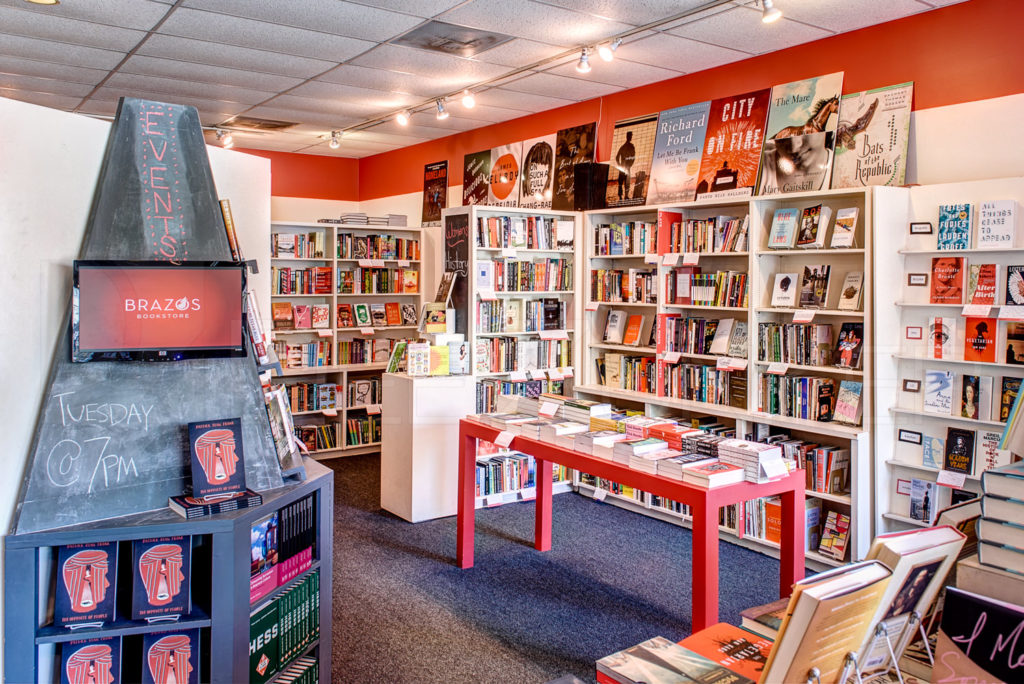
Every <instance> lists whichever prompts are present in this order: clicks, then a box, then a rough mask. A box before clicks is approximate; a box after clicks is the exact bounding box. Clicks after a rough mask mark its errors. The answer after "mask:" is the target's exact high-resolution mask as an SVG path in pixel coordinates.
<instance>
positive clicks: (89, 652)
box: [60, 636, 122, 684]
mask: <svg viewBox="0 0 1024 684" xmlns="http://www.w3.org/2000/svg"><path fill="white" fill-rule="evenodd" d="M120 681H122V679H121V637H119V636H116V637H113V636H108V637H94V638H91V639H77V640H75V641H68V642H65V643H62V644H61V645H60V684H82V683H83V682H85V683H89V682H96V684H102V683H103V682H111V683H113V682H120Z"/></svg>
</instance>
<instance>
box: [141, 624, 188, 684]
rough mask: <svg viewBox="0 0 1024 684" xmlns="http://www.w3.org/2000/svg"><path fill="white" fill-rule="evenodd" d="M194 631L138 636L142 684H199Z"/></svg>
mask: <svg viewBox="0 0 1024 684" xmlns="http://www.w3.org/2000/svg"><path fill="white" fill-rule="evenodd" d="M201 655H202V653H201V651H200V640H199V630H198V629H182V630H173V631H170V632H147V633H146V634H143V635H142V684H165V683H166V682H176V683H177V684H199V669H200V657H201Z"/></svg>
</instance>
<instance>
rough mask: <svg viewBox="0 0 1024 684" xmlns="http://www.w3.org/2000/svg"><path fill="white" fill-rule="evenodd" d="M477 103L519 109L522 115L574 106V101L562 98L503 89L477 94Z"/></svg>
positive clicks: (493, 89) (492, 89)
mask: <svg viewBox="0 0 1024 684" xmlns="http://www.w3.org/2000/svg"><path fill="white" fill-rule="evenodd" d="M476 100H477V102H480V103H484V102H486V103H487V104H489V105H493V106H495V107H504V108H505V109H520V110H522V111H523V112H524V113H533V112H543V111H547V110H549V109H554V108H556V107H564V106H566V105H571V104H576V101H575V100H567V99H565V98H564V97H547V96H544V95H534V94H531V93H519V92H515V91H512V90H505V89H504V88H491V89H490V90H485V91H484V92H482V93H479V94H477V96H476Z"/></svg>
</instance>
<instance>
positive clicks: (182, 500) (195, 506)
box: [167, 489, 263, 520]
mask: <svg viewBox="0 0 1024 684" xmlns="http://www.w3.org/2000/svg"><path fill="white" fill-rule="evenodd" d="M262 505H263V496H262V495H261V494H260V493H259V492H254V491H253V490H251V489H246V490H244V491H241V492H236V493H234V494H232V495H231V496H229V497H228V498H218V499H217V500H216V501H214V502H212V503H210V502H206V501H203V500H202V499H197V498H195V497H191V496H185V495H181V496H172V497H171V498H170V500H168V502H167V506H168V508H170V509H171V510H172V511H174V512H175V513H177V514H178V515H180V516H181V517H183V518H185V519H187V520H191V519H193V518H205V517H207V516H210V515H217V514H219V513H227V512H228V511H237V510H241V509H244V508H255V507H257V506H262Z"/></svg>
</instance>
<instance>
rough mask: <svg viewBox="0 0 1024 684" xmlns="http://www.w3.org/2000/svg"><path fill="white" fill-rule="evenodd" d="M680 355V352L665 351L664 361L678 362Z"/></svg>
mask: <svg viewBox="0 0 1024 684" xmlns="http://www.w3.org/2000/svg"><path fill="white" fill-rule="evenodd" d="M681 357H682V354H681V353H680V352H677V351H670V352H665V356H664V359H665V363H679V359H680V358H681Z"/></svg>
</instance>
